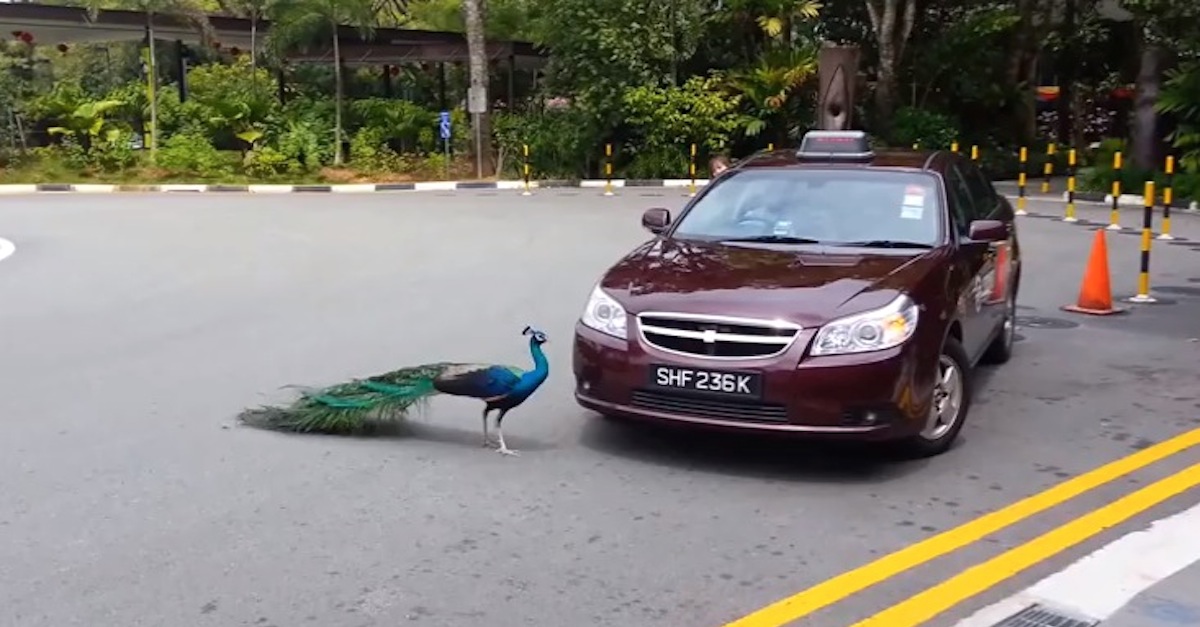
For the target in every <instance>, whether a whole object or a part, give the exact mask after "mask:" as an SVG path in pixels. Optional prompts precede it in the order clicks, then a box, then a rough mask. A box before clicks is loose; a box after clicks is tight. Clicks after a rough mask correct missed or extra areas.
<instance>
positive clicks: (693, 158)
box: [688, 144, 696, 196]
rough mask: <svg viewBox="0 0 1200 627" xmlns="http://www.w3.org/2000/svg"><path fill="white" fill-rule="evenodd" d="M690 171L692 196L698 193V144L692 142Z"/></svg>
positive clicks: (689, 160)
mask: <svg viewBox="0 0 1200 627" xmlns="http://www.w3.org/2000/svg"><path fill="white" fill-rule="evenodd" d="M688 162H689V163H688V173H689V174H690V175H691V177H692V182H691V184H690V186H689V188H688V189H690V190H691V193H690V194H689V195H690V196H695V195H696V144H692V154H691V158H690V159H688Z"/></svg>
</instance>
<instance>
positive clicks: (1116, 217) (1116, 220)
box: [1108, 150, 1121, 231]
mask: <svg viewBox="0 0 1200 627" xmlns="http://www.w3.org/2000/svg"><path fill="white" fill-rule="evenodd" d="M1111 196H1112V209H1111V210H1110V211H1109V218H1108V230H1110V231H1120V230H1121V209H1120V207H1119V206H1118V203H1120V202H1121V151H1119V150H1118V151H1117V152H1115V153H1113V180H1112V194H1111Z"/></svg>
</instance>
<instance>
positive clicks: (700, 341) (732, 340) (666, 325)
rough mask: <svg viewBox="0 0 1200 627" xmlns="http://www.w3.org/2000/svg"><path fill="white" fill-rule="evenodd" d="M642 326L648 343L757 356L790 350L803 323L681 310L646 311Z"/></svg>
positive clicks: (702, 353)
mask: <svg viewBox="0 0 1200 627" xmlns="http://www.w3.org/2000/svg"><path fill="white" fill-rule="evenodd" d="M638 329H639V330H640V332H641V334H642V339H643V340H645V341H646V343H647V344H649V345H651V346H653V347H655V348H658V349H661V350H665V351H670V352H673V353H682V354H684V355H694V356H697V357H715V358H719V359H754V358H760V357H771V356H773V355H778V354H780V353H782V352H783V351H785V350H787V348H788V347H789V346H791V344H792V342H793V341H794V340H795V339H796V335H797V334H798V333H799V332H800V327H799V326H798V325H794V324H791V323H788V322H780V321H774V320H757V319H753V318H727V317H722V316H704V315H697V314H679V313H649V312H647V313H642V314H639V315H638Z"/></svg>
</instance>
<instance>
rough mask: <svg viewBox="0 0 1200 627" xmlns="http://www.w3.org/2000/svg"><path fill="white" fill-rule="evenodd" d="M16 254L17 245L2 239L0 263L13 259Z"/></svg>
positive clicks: (0, 243)
mask: <svg viewBox="0 0 1200 627" xmlns="http://www.w3.org/2000/svg"><path fill="white" fill-rule="evenodd" d="M15 252H17V245H16V244H14V243H12V242H10V241H8V240H6V239H4V238H3V237H0V261H4V260H5V259H7V258H9V257H11V256H12V254H13V253H15Z"/></svg>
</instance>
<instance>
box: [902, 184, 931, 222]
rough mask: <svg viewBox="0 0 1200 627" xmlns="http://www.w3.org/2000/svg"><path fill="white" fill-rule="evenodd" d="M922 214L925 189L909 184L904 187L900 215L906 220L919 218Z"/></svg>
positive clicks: (923, 211)
mask: <svg viewBox="0 0 1200 627" xmlns="http://www.w3.org/2000/svg"><path fill="white" fill-rule="evenodd" d="M923 215H925V190H923V189H921V188H920V187H918V186H916V185H909V186H908V187H906V188H905V189H904V201H903V203H902V204H901V205H900V217H901V218H904V219H906V220H920V219H921V216H923Z"/></svg>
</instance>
